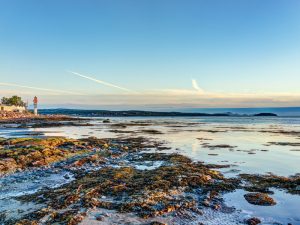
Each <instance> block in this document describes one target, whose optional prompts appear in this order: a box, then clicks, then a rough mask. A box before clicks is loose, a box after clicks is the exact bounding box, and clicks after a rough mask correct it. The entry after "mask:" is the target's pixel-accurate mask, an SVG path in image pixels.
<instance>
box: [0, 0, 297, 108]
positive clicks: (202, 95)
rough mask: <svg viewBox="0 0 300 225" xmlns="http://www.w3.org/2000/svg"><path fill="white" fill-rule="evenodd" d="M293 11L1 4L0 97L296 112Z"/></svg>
mask: <svg viewBox="0 0 300 225" xmlns="http://www.w3.org/2000/svg"><path fill="white" fill-rule="evenodd" d="M299 12H300V1H298V0H281V1H279V0H263V1H262V0H251V1H250V0H249V1H247V0H242V1H241V0H227V1H222V0H219V1H216V0H212V1H207V0H206V1H201V0H195V1H192V0H185V1H184V0H182V1H176V0H149V1H148V0H115V1H111V0H107V1H102V0H98V1H96V0H95V1H93V0H90V1H84V0H81V1H76V0H68V1H67V0H51V1H50V0H46V1H38V0H34V1H33V0H27V1H22V0H18V1H16V0H9V1H6V0H0V95H1V96H3V95H10V94H13V93H16V94H19V95H22V96H23V97H24V98H27V99H31V98H32V96H34V95H38V96H40V98H41V102H42V103H43V104H44V105H45V106H54V105H55V106H56V105H60V106H66V107H68V106H75V107H76V106H80V105H88V106H89V107H92V108H101V107H104V106H105V107H109V106H110V105H121V106H122V105H123V106H124V105H126V106H131V105H132V106H134V107H135V108H139V107H144V106H145V105H164V106H166V105H169V106H170V107H172V106H183V107H184V106H189V107H198V106H201V107H202V106H204V107H205V106H207V107H227V106H230V107H232V106H234V107H244V106H245V107H248V106H250V107H255V106H298V105H300V89H299V84H300V63H299V62H300V13H299ZM68 71H74V72H76V73H79V74H82V75H84V76H86V77H89V78H93V79H94V80H91V79H87V78H84V77H82V76H81V77H80V76H78V75H75V74H74V73H70V72H68ZM193 79H194V82H192V80H193ZM95 80H100V81H104V82H108V83H110V84H112V85H115V86H118V87H122V88H126V89H129V90H132V92H129V91H124V90H122V89H120V88H116V87H113V86H109V85H105V84H103V83H99V82H96V81H95ZM195 83H196V84H197V85H196V86H197V87H195V85H193V84H195ZM17 85H19V86H17ZM24 86H26V87H24ZM28 87H32V88H28ZM33 88H40V90H38V89H33ZM49 89H51V90H49ZM200 89H201V90H200Z"/></svg>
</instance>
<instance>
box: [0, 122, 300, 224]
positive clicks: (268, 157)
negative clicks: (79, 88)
mask: <svg viewBox="0 0 300 225" xmlns="http://www.w3.org/2000/svg"><path fill="white" fill-rule="evenodd" d="M92 123H93V124H94V126H89V127H57V128H38V129H24V130H21V129H15V128H10V129H8V128H5V129H0V135H1V136H5V137H15V136H28V135H29V136H30V135H45V136H67V137H70V138H82V137H87V136H96V137H98V138H112V137H126V136H130V135H134V136H145V137H148V138H157V139H160V140H163V141H167V145H168V146H170V147H172V149H170V150H163V151H165V152H172V151H173V152H178V153H181V154H184V155H187V156H189V157H191V158H192V159H193V160H196V161H203V162H205V163H215V164H230V165H232V166H231V167H230V168H227V169H223V170H222V172H224V174H225V175H226V176H236V175H237V174H239V173H244V172H245V173H260V174H263V173H267V172H271V173H274V174H277V175H284V176H289V175H294V174H296V173H299V172H300V163H299V158H300V118H296V117H294V118H293V117H290V118H288V117H277V118H276V117H270V118H260V117H257V118H256V117H201V118H194V117H193V118H161V117H160V118H153V117H152V118H145V117H143V118H138V117H136V118H112V119H111V123H108V124H106V123H103V122H102V119H100V118H94V119H93V121H92ZM120 123H122V126H115V125H116V124H120ZM127 123H131V124H132V123H133V124H135V125H128V124H127ZM142 130H148V131H149V130H156V131H160V132H162V134H149V132H147V133H145V132H142ZM277 142H280V143H285V144H281V145H276V143H277ZM290 143H293V146H292V145H291V144H290ZM274 198H275V199H276V200H277V201H278V204H277V205H276V206H274V207H262V206H252V205H250V204H248V203H247V202H246V201H245V200H244V198H243V191H240V190H238V191H236V192H234V193H231V194H227V195H226V196H225V199H226V202H227V203H228V205H230V206H235V207H236V208H237V209H242V210H245V211H247V212H249V213H250V214H252V215H253V216H258V217H261V218H264V222H265V223H266V224H267V223H270V222H272V220H273V219H277V220H279V221H281V222H284V223H288V222H290V223H292V224H300V218H299V216H298V214H297V212H296V211H297V210H298V209H299V208H300V198H299V196H291V195H290V194H286V193H283V192H281V191H275V195H274Z"/></svg>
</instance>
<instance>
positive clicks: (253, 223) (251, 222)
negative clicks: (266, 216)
mask: <svg viewBox="0 0 300 225" xmlns="http://www.w3.org/2000/svg"><path fill="white" fill-rule="evenodd" d="M260 223H261V221H260V219H258V218H256V217H253V218H250V219H248V220H246V224H248V225H257V224H260Z"/></svg>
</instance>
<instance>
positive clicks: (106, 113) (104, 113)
mask: <svg viewBox="0 0 300 225" xmlns="http://www.w3.org/2000/svg"><path fill="white" fill-rule="evenodd" d="M39 113H40V114H44V115H48V114H63V115H69V116H84V117H133V116H143V117H144V116H153V117H159V116H162V117H167V116H169V117H183V116H195V117H204V116H277V115H276V114H274V113H259V114H254V115H239V114H232V113H187V112H155V111H140V110H128V111H110V110H82V109H40V110H39Z"/></svg>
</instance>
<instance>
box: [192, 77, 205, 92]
mask: <svg viewBox="0 0 300 225" xmlns="http://www.w3.org/2000/svg"><path fill="white" fill-rule="evenodd" d="M192 86H193V88H194V89H195V90H197V91H198V92H200V93H204V90H203V89H201V88H200V87H199V85H198V83H197V81H196V80H195V79H192Z"/></svg>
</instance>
